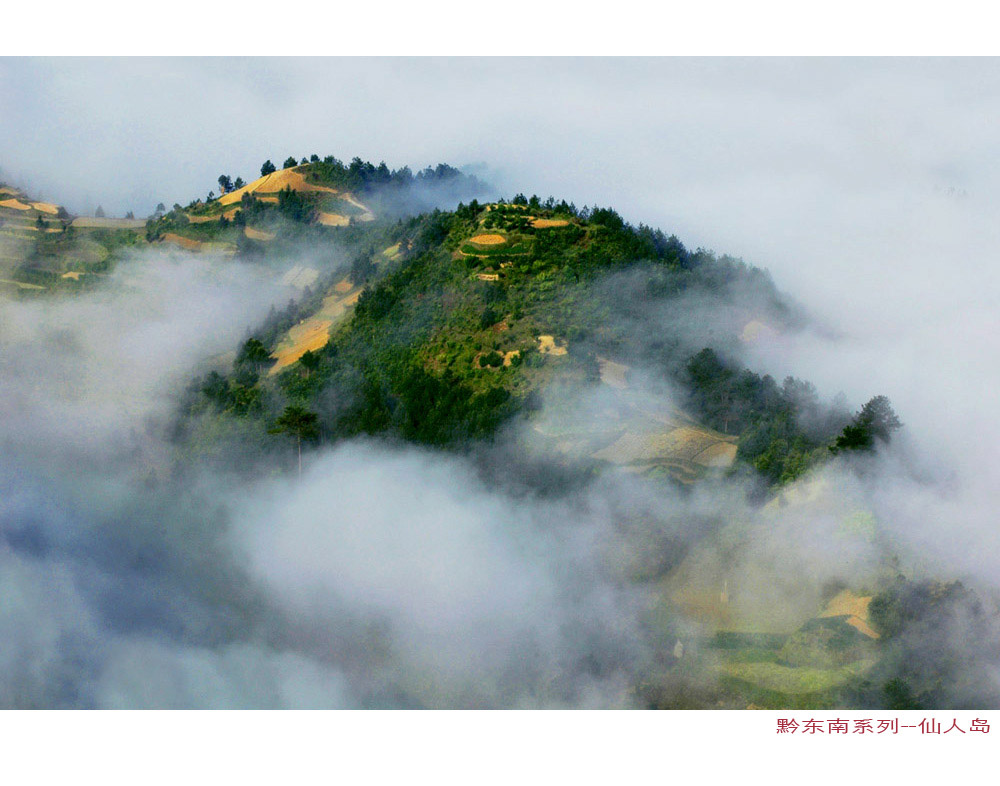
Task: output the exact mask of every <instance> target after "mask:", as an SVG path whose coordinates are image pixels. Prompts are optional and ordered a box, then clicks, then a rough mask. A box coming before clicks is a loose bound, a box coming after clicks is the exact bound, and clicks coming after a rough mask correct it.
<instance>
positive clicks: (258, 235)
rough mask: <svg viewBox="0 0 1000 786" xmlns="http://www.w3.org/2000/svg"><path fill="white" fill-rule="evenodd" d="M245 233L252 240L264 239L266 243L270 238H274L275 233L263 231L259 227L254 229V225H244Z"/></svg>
mask: <svg viewBox="0 0 1000 786" xmlns="http://www.w3.org/2000/svg"><path fill="white" fill-rule="evenodd" d="M243 234H244V235H246V236H247V237H248V238H250V239H251V240H263V241H264V242H265V243H266V242H267V241H268V240H274V235H273V234H272V233H271V232H262V231H261V230H259V229H254V228H253V227H244V228H243Z"/></svg>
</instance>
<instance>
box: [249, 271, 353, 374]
mask: <svg viewBox="0 0 1000 786" xmlns="http://www.w3.org/2000/svg"><path fill="white" fill-rule="evenodd" d="M344 284H346V285H347V289H346V290H345V289H343V287H342V285H344ZM350 289H351V285H350V283H349V282H348V281H347V279H344V280H342V281H340V282H339V283H338V284H337V285H336V286H335V287H334V293H333V294H331V295H327V296H326V297H325V298H323V305H322V306H321V307H320V310H319V311H318V312H316V314H314V315H313V316H311V317H310V318H309V319H306V320H303V321H302V322H300V323H299V324H298V325H296V326H295V327H293V328H292V329H291V330H289V331H288V334H287V335H286V336H285V338H284V339H283V340H282V341H281V343H280V344H279V345H278V347H277V349H275V351H274V353H273V354H272V355H271V357H273V358H275V359H276V360H277V362H276V363H275V364H274V365H273V366H272V367H271V370H270V372H268V373H270V374H272V375H273V374H277V373H279V372H280V371H282V370H284V369H286V368H288V367H289V366H290V365H292V364H293V363H295V362H296V361H297V360H298V359H299V358H300V357H302V356H303V355H304V354H305V353H306V352H309V351H312V352H315V351H316V350H319V349H322V348H323V347H325V346H326V343H327V341H329V340H330V328H331V327H332V326H333V325H334V323H336V322H338V321H339V320H340V319H341V318H342V317H343V316H344V315H345V314H346V313H347V311H348V309H349V308H350V307H351V306H353V305H354V304H355V303H357V302H358V298H359V297H361V292H362V289H361V288H360V287H358V288H357V289H356V291H354V292H353V293H351V294H349V295H347V297H345V296H344V294H343V293H344V292H350Z"/></svg>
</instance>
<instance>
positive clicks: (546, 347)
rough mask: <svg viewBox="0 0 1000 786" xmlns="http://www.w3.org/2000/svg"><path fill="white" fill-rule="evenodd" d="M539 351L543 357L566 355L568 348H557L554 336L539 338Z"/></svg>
mask: <svg viewBox="0 0 1000 786" xmlns="http://www.w3.org/2000/svg"><path fill="white" fill-rule="evenodd" d="M538 351H539V352H541V353H542V354H543V355H565V354H566V352H567V348H566V347H565V346H561V347H560V346H556V340H555V337H554V336H539V337H538Z"/></svg>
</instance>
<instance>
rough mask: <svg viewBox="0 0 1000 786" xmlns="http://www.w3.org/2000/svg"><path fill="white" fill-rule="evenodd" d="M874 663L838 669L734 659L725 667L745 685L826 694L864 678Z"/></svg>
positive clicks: (789, 692)
mask: <svg viewBox="0 0 1000 786" xmlns="http://www.w3.org/2000/svg"><path fill="white" fill-rule="evenodd" d="M874 663H875V661H874V660H859V661H855V662H854V663H850V664H847V665H845V666H841V667H839V668H835V669H817V668H810V667H806V666H782V665H781V664H778V663H770V662H764V661H758V662H749V663H740V662H736V661H733V660H730V661H729V662H728V663H725V664H723V665H722V667H721V668H722V671H723V673H725V674H726V675H728V676H730V677H733V678H735V679H738V680H742V681H743V682H748V683H750V684H752V685H756V686H758V687H761V688H764V689H765V690H772V691H777V692H779V693H785V694H792V695H794V694H803V693H822V692H823V691H828V690H830V689H832V688H836V687H839V686H840V685H843V684H844V683H846V682H847V681H849V680H851V679H854V678H856V677H860V676H861V675H862V674H864V673H865V672H866V671H867V670H868V669H870V668H871V667H872V666H873V665H874Z"/></svg>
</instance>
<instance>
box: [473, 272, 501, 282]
mask: <svg viewBox="0 0 1000 786" xmlns="http://www.w3.org/2000/svg"><path fill="white" fill-rule="evenodd" d="M476 278H478V279H479V280H480V281H499V280H500V274H499V273H476Z"/></svg>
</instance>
